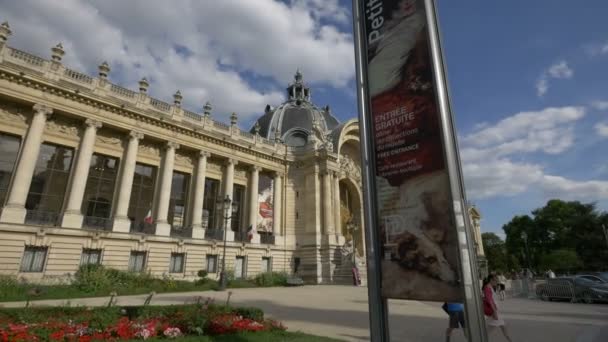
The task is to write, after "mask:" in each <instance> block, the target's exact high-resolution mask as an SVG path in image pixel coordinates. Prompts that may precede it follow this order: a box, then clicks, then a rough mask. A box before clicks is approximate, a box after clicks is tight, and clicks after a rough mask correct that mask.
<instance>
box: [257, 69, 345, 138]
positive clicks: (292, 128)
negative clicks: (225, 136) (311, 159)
mask: <svg viewBox="0 0 608 342" xmlns="http://www.w3.org/2000/svg"><path fill="white" fill-rule="evenodd" d="M310 98H311V92H310V88H309V87H307V86H306V85H305V84H304V81H303V80H302V73H301V72H300V71H299V70H298V71H297V72H296V74H295V77H294V81H293V83H291V84H290V85H289V87H287V101H285V102H283V103H282V104H281V105H279V106H278V107H276V108H273V107H271V106H270V105H267V106H266V109H265V111H264V115H262V116H261V117H260V118H259V119H258V120H257V122H256V123H255V125H254V127H253V128H252V129H251V132H252V133H255V131H256V130H257V131H258V133H259V134H260V135H261V136H262V137H264V138H267V139H276V138H280V139H281V140H283V141H284V142H285V144H286V145H289V146H304V145H306V143H307V142H308V137H309V136H310V135H311V134H314V131H315V129H317V130H320V131H321V132H322V133H325V132H328V131H331V130H333V129H334V128H335V127H337V126H338V125H339V124H340V122H339V121H338V119H336V118H335V117H334V116H333V115H332V114H331V111H330V109H329V106H325V107H323V108H319V107H317V106H315V105H314V103H312V101H311V99H310Z"/></svg>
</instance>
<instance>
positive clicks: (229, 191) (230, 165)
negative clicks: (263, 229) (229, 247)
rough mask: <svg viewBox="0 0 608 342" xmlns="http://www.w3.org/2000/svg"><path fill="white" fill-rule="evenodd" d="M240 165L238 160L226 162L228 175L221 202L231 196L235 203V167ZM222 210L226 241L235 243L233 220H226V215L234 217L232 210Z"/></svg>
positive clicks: (226, 174) (226, 175) (225, 175)
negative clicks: (233, 196) (232, 227)
mask: <svg viewBox="0 0 608 342" xmlns="http://www.w3.org/2000/svg"><path fill="white" fill-rule="evenodd" d="M237 164H238V161H237V160H236V159H232V158H230V159H228V160H226V173H225V174H224V196H223V197H222V198H221V200H222V201H223V200H224V199H225V198H226V196H230V199H231V200H233V201H234V198H232V195H233V190H234V167H235V166H236V165H237ZM222 208H223V209H222V210H221V215H222V218H221V220H222V221H221V222H222V224H223V225H222V228H224V229H226V240H227V241H234V232H233V231H232V229H231V226H232V219H231V218H228V220H226V219H225V217H224V216H225V215H229V216H231V215H232V208H224V207H222Z"/></svg>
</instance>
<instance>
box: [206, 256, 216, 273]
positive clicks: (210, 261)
mask: <svg viewBox="0 0 608 342" xmlns="http://www.w3.org/2000/svg"><path fill="white" fill-rule="evenodd" d="M207 273H217V255H215V254H207Z"/></svg>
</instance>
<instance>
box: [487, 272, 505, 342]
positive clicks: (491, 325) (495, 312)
mask: <svg viewBox="0 0 608 342" xmlns="http://www.w3.org/2000/svg"><path fill="white" fill-rule="evenodd" d="M497 284H498V279H497V277H496V275H495V274H490V275H489V276H488V277H487V278H486V280H484V282H483V301H484V313H485V314H486V322H487V324H488V336H491V335H492V333H493V332H494V331H495V330H496V328H500V330H501V331H502V334H503V335H504V336H505V338H506V339H507V341H509V342H512V340H511V337H510V336H509V332H508V331H507V326H506V324H505V321H504V319H503V318H502V314H501V313H500V307H499V306H498V303H497V302H496V291H494V288H495V287H496V285H497Z"/></svg>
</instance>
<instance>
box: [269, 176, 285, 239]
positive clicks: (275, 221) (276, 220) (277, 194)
mask: <svg viewBox="0 0 608 342" xmlns="http://www.w3.org/2000/svg"><path fill="white" fill-rule="evenodd" d="M281 177H282V174H281V173H279V172H275V174H274V180H273V182H272V186H273V196H272V206H273V208H272V213H273V218H272V226H273V234H274V235H275V236H278V235H281V211H282V210H283V209H282V206H281V204H282V201H283V198H282V197H283V196H281V194H282V191H281V190H282V189H283V186H282V184H281V183H282V182H281Z"/></svg>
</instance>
